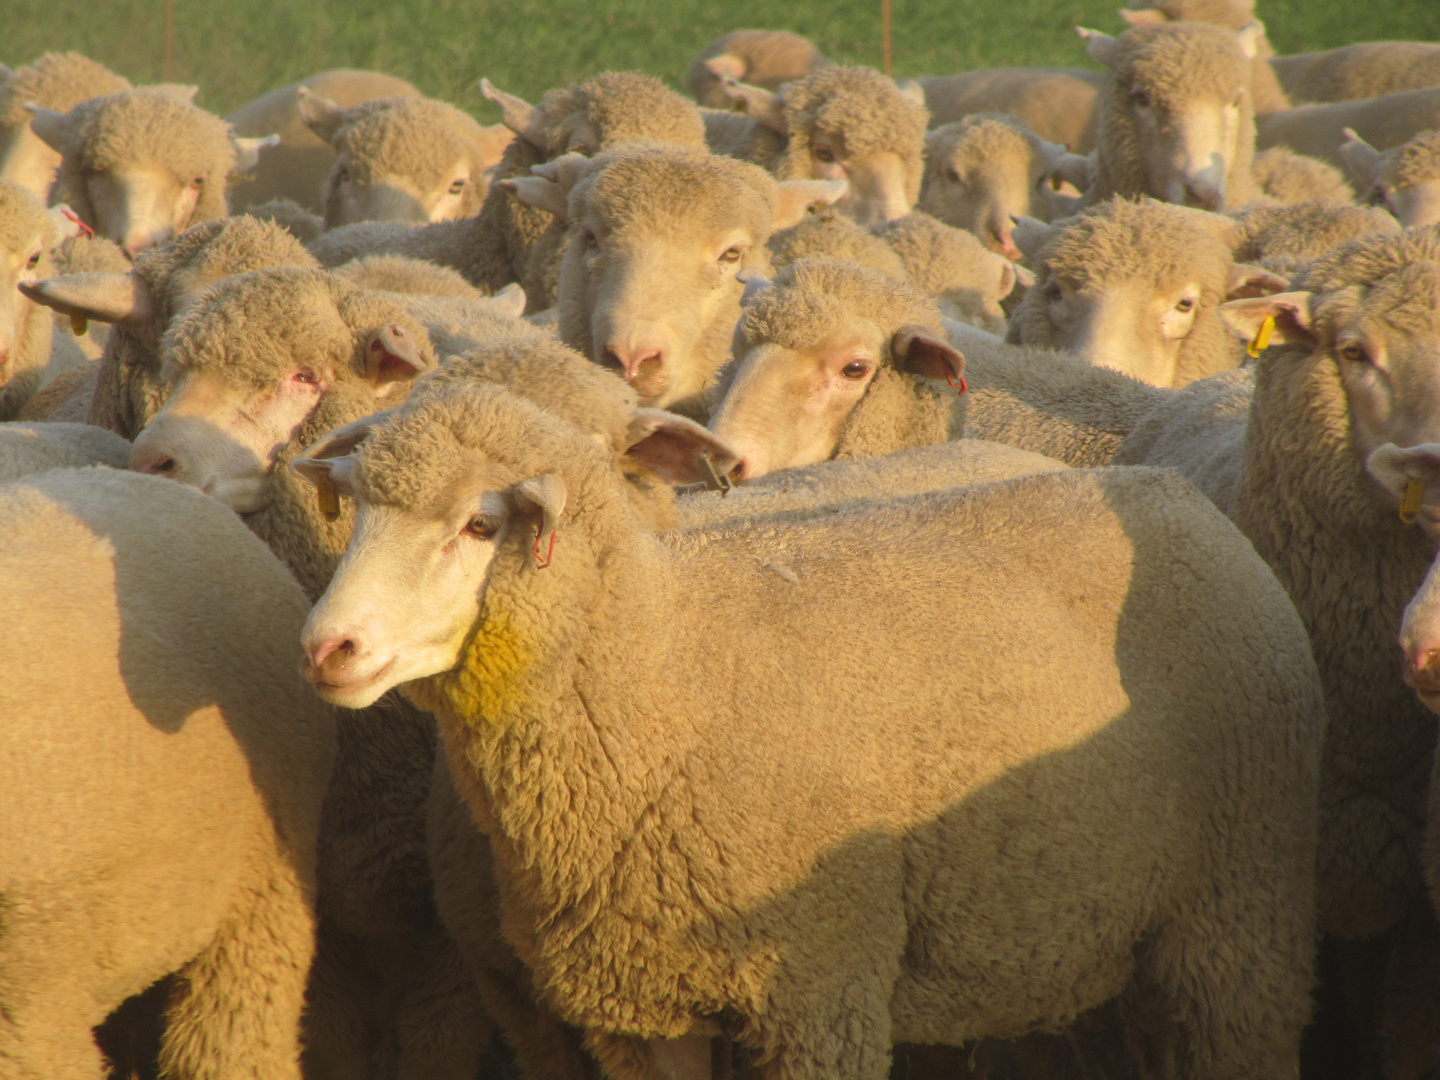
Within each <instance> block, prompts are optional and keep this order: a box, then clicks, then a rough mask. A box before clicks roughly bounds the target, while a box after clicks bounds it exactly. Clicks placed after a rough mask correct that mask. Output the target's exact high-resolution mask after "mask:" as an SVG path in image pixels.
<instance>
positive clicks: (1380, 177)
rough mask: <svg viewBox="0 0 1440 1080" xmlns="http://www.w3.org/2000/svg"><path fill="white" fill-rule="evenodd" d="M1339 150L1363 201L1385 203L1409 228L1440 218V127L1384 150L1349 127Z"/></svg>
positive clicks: (1427, 223) (1401, 222) (1430, 222)
mask: <svg viewBox="0 0 1440 1080" xmlns="http://www.w3.org/2000/svg"><path fill="white" fill-rule="evenodd" d="M1339 154H1340V159H1341V160H1342V161H1343V162H1344V163H1345V167H1346V169H1347V170H1348V171H1349V173H1350V175H1351V177H1352V178H1353V179H1354V180H1355V184H1356V187H1357V188H1359V190H1360V192H1361V198H1362V201H1366V202H1370V203H1373V204H1375V205H1378V206H1384V207H1385V208H1386V209H1387V210H1389V211H1390V213H1392V214H1394V215H1395V219H1396V220H1397V221H1399V222H1400V224H1401V226H1402V227H1404V228H1407V229H1410V228H1419V227H1421V226H1424V225H1433V224H1434V223H1436V222H1440V131H1422V132H1420V133H1419V134H1418V135H1416V136H1414V137H1413V138H1412V139H1411V140H1410V141H1409V142H1407V143H1405V144H1404V145H1403V146H1398V147H1395V148H1393V149H1390V150H1386V151H1385V152H1384V153H1383V154H1382V153H1381V152H1380V151H1378V150H1376V149H1375V148H1374V147H1373V146H1371V145H1370V144H1369V143H1367V142H1366V141H1365V140H1364V139H1362V138H1360V136H1359V135H1357V134H1355V132H1354V130H1352V129H1351V128H1346V129H1345V142H1344V143H1342V144H1341V146H1340V150H1339Z"/></svg>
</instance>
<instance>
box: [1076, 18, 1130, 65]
mask: <svg viewBox="0 0 1440 1080" xmlns="http://www.w3.org/2000/svg"><path fill="white" fill-rule="evenodd" d="M1075 32H1076V33H1077V34H1079V35H1080V37H1081V38H1083V39H1084V41H1085V51H1086V52H1087V53H1088V54H1089V55H1090V59H1091V60H1095V61H1098V62H1099V63H1102V64H1104V65H1105V66H1106V67H1108V68H1111V69H1113V68H1114V67H1115V64H1116V61H1117V60H1118V59H1119V55H1120V42H1119V40H1118V39H1116V38H1113V37H1111V36H1110V35H1109V34H1102V33H1101V32H1100V31H1099V30H1087V29H1086V28H1085V27H1083V26H1077V27H1076V28H1075Z"/></svg>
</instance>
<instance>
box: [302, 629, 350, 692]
mask: <svg viewBox="0 0 1440 1080" xmlns="http://www.w3.org/2000/svg"><path fill="white" fill-rule="evenodd" d="M357 651H358V649H357V648H356V645H355V641H354V639H353V638H348V637H331V638H326V639H325V640H324V641H321V642H319V643H318V644H315V645H312V646H310V648H308V649H306V650H305V656H304V658H303V659H302V660H301V661H300V674H301V675H303V676H304V677H305V680H306V681H307V682H312V683H314V682H325V681H327V680H326V679H325V678H324V676H325V675H327V674H330V673H332V672H336V671H341V670H343V669H344V667H345V665H346V664H348V663H350V661H351V660H353V659H354V658H355V654H356V652H357Z"/></svg>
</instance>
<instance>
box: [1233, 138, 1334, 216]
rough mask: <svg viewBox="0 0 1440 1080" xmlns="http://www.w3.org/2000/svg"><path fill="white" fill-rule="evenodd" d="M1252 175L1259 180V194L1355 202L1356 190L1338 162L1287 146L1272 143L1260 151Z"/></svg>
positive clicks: (1287, 200)
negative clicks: (1328, 160)
mask: <svg viewBox="0 0 1440 1080" xmlns="http://www.w3.org/2000/svg"><path fill="white" fill-rule="evenodd" d="M1250 175H1251V176H1252V177H1254V179H1255V188H1256V194H1257V195H1261V196H1264V197H1267V198H1271V199H1275V200H1277V201H1278V202H1282V203H1298V202H1308V201H1310V200H1319V201H1321V202H1329V203H1353V202H1354V201H1355V189H1354V188H1352V187H1351V186H1350V182H1349V181H1348V180H1346V179H1345V174H1344V173H1342V172H1341V171H1340V170H1339V169H1337V168H1336V167H1335V166H1334V165H1331V164H1329V163H1328V162H1325V161H1321V160H1319V159H1318V158H1313V157H1307V156H1306V155H1304V154H1297V153H1296V152H1295V151H1293V150H1291V149H1289V148H1288V147H1284V146H1272V147H1271V148H1270V149H1269V150H1264V151H1261V152H1260V153H1258V154H1256V155H1255V162H1254V164H1253V165H1252V166H1251V169H1250Z"/></svg>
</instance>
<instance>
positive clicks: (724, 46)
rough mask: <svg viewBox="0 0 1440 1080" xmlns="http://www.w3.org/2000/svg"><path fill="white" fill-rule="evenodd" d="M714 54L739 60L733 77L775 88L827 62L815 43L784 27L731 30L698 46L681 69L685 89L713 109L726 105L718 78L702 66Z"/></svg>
mask: <svg viewBox="0 0 1440 1080" xmlns="http://www.w3.org/2000/svg"><path fill="white" fill-rule="evenodd" d="M716 56H729V57H733V58H734V59H736V60H738V61H740V64H741V68H742V70H741V71H740V72H739V73H738V74H737V75H736V76H735V77H736V78H738V79H739V80H740V81H741V82H743V83H749V84H750V85H751V86H763V87H764V88H765V89H766V90H778V89H780V87H781V86H782V85H783V84H785V83H788V82H794V81H795V80H796V79H803V78H805V76H807V75H809V74H810V73H811V72H813V71H816V70H818V69H819V68H827V67H830V66H831V64H830V61H829V60H826V59H825V57H823V56H822V55H820V50H819V48H817V47H816V45H815V43H814V42H813V41H811V40H810V39H809V38H803V37H801V36H800V35H799V34H792V33H791V32H790V31H788V30H732V31H731V32H730V33H728V34H726V35H725V36H724V37H721V38H717V39H716V40H714V41H712V42H711V43H710V44H709V45H706V46H705V48H703V49H701V50H700V54H699V55H698V56H696V57H695V59H694V60H691V61H690V66H689V67H688V68H686V69H685V92H686V93H688V94H689V95H690V96H691V97H692V98H694V99H695V100H696V101H698V102H699V103H700V104H701V105H709V106H711V107H712V108H716V109H728V108H729V107H730V98H729V97H728V96H727V95H726V93H725V91H724V90H723V89H722V88H721V87H720V80H719V79H718V78H716V76H715V73H714V72H713V71H711V70H710V69H709V68H708V67H706V66H705V61H706V60H710V59H712V58H714V57H716Z"/></svg>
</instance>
